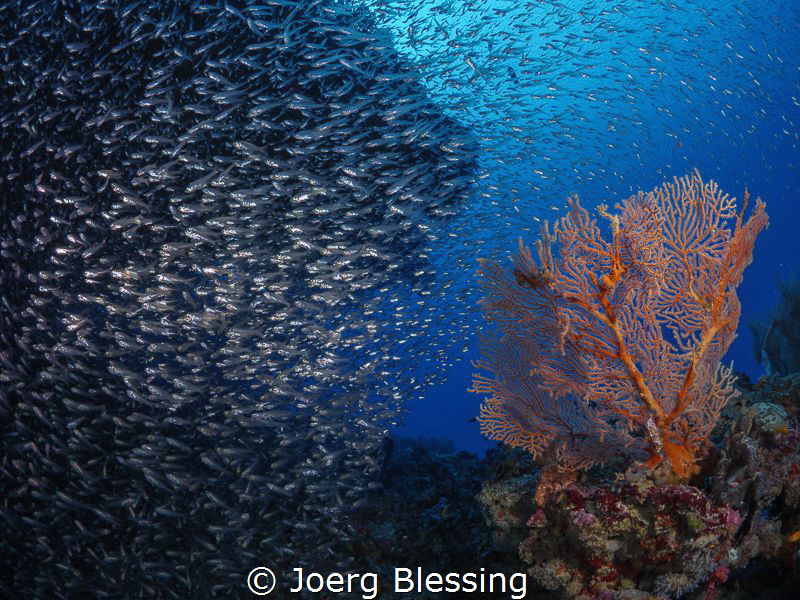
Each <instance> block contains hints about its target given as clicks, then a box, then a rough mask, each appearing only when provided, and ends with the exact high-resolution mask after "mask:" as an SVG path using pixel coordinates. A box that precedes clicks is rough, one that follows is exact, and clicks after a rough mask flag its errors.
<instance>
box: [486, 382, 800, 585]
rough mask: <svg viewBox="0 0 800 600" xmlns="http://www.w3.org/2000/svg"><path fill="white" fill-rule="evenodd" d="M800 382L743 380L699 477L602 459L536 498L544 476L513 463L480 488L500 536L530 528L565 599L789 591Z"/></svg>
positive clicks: (534, 552) (798, 514)
mask: <svg viewBox="0 0 800 600" xmlns="http://www.w3.org/2000/svg"><path fill="white" fill-rule="evenodd" d="M798 383H800V379H798V378H797V376H791V377H783V378H782V377H777V376H770V377H764V378H762V379H761V380H759V381H758V382H757V383H756V384H754V385H752V386H751V389H749V390H748V389H746V388H741V391H742V395H741V397H740V398H739V400H740V402H739V403H737V404H736V405H734V406H733V407H730V408H729V410H730V414H728V415H726V418H725V419H720V420H719V422H718V424H717V427H716V430H715V432H714V436H712V437H713V439H715V440H716V441H718V445H715V446H712V447H711V448H710V449H709V451H708V452H707V453H706V454H705V455H704V456H703V459H702V460H701V461H700V462H699V463H698V467H699V472H698V473H697V474H695V475H694V476H693V477H692V479H691V481H690V482H689V483H679V482H675V481H670V480H671V479H674V476H673V475H671V474H670V473H669V471H668V470H666V469H656V470H651V469H647V468H644V467H641V466H638V467H637V466H635V465H634V466H632V467H629V468H628V469H627V470H626V471H624V472H623V469H622V468H621V466H620V465H618V467H619V468H618V470H617V475H616V477H615V478H614V480H613V481H611V480H610V479H609V472H610V471H611V469H609V468H605V469H598V468H595V469H590V470H588V471H586V472H584V473H582V474H581V475H580V477H578V478H577V480H576V482H575V483H573V484H571V485H568V486H566V487H565V488H563V489H561V490H558V491H555V492H554V493H552V494H551V495H549V496H548V497H547V498H546V499H545V500H544V501H543V502H539V503H536V501H535V495H534V494H533V493H532V492H530V491H528V492H526V491H525V487H524V486H522V485H520V482H521V480H522V478H527V479H528V480H535V476H534V475H533V474H530V473H526V474H524V475H520V473H518V472H515V471H514V470H513V469H508V468H506V473H508V474H507V475H505V476H502V477H497V478H495V479H494V480H492V481H490V482H487V484H486V485H485V486H484V489H483V490H482V492H481V494H480V496H479V499H480V501H481V503H482V504H483V505H484V510H485V513H486V515H487V518H488V519H490V521H492V523H493V524H494V527H495V530H496V534H495V540H496V543H498V544H500V546H501V547H502V548H506V547H507V546H508V545H509V543H511V542H513V541H515V540H518V539H520V537H523V538H524V539H523V541H522V543H521V544H520V545H519V552H520V557H521V559H522V560H523V562H525V563H526V564H527V565H528V569H529V573H530V574H531V576H532V577H533V579H534V580H535V582H536V583H538V584H539V585H541V586H542V587H544V588H546V589H549V590H551V591H552V592H553V593H554V594H555V595H556V596H557V597H561V598H581V599H590V598H591V599H606V598H608V599H610V598H619V599H624V598H631V599H633V598H658V599H669V598H695V597H697V598H700V597H703V598H713V597H715V596H716V597H719V598H737V599H741V598H752V597H759V598H760V597H762V596H761V592H760V590H761V588H762V587H764V586H766V587H767V588H769V589H771V590H772V591H771V592H770V593H771V594H773V596H772V597H775V598H780V597H788V596H786V595H785V594H786V593H787V591H788V590H792V589H794V590H795V591H796V589H797V588H796V587H795V588H793V587H792V586H797V584H798V582H800V539H799V538H800V534H795V535H793V534H794V533H795V532H797V531H798V530H800V429H798V420H797V414H798V408H799V407H800V403H798V399H800V395H798V391H800V385H798ZM770 400H772V402H770ZM528 489H530V488H528ZM534 504H535V505H536V506H535V509H534V510H532V511H530V513H529V514H528V515H527V517H526V516H525V515H524V512H525V507H527V506H531V505H534ZM509 513H511V516H509ZM522 519H525V521H526V527H524V528H520V527H519V523H520V521H521V520H522ZM781 594H784V595H783V596H781Z"/></svg>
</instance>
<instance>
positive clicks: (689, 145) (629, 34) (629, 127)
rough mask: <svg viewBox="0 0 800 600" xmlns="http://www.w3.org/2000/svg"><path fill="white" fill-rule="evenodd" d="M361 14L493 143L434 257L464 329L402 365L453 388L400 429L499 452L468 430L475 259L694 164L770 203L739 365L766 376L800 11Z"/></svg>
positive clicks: (560, 6)
mask: <svg viewBox="0 0 800 600" xmlns="http://www.w3.org/2000/svg"><path fill="white" fill-rule="evenodd" d="M362 3H363V4H365V5H367V6H368V7H369V8H370V9H371V10H372V11H373V12H374V13H375V14H376V15H377V16H378V18H379V20H380V21H381V24H382V26H383V27H385V28H388V29H390V30H391V32H392V36H393V39H394V43H395V45H396V46H397V47H398V48H399V49H400V50H401V52H402V53H403V54H404V56H405V57H406V59H407V60H408V61H409V62H410V63H411V64H412V65H414V68H415V70H416V71H417V72H418V73H419V74H420V76H421V77H422V79H423V81H425V83H426V85H427V86H428V89H429V93H430V96H431V97H432V98H433V99H435V100H436V101H437V102H438V103H439V104H440V105H441V106H442V107H443V108H444V110H445V112H447V113H448V114H450V115H451V116H453V117H454V118H456V119H457V120H458V121H459V122H460V123H462V124H464V125H466V126H467V127H469V128H470V129H471V130H472V131H474V132H475V135H476V136H477V137H478V138H479V139H480V145H481V166H482V172H481V174H480V180H479V183H478V185H477V186H476V189H475V193H474V195H473V196H472V197H471V198H468V199H465V207H464V209H463V210H462V212H461V214H460V215H459V216H458V218H456V219H455V220H454V221H453V222H452V223H450V224H449V225H448V226H447V228H446V229H443V230H441V231H437V232H436V233H435V236H436V240H435V241H434V244H433V250H434V251H433V256H432V259H433V260H434V261H436V262H437V264H438V267H439V268H440V270H441V272H442V273H446V274H447V278H448V281H452V282H453V283H452V287H450V288H448V289H449V290H451V293H449V294H448V296H447V300H440V301H439V302H445V303H448V305H447V306H440V307H438V308H439V309H440V311H443V313H444V314H446V315H450V316H451V319H449V320H448V319H444V320H443V322H441V323H438V325H439V326H440V327H443V328H448V327H449V328H450V329H451V330H453V331H456V332H458V333H456V334H453V335H452V336H451V337H454V336H455V338H456V339H451V340H450V342H451V343H449V344H447V343H446V344H444V346H445V347H442V344H441V343H440V344H439V347H437V348H429V349H428V350H427V351H425V352H422V355H420V354H419V353H416V354H413V355H409V356H404V357H403V358H404V361H403V364H404V365H407V368H410V369H416V370H418V371H419V373H420V374H423V373H426V372H430V371H431V370H437V369H438V371H439V372H440V373H441V374H442V377H443V379H444V382H443V383H440V384H437V385H433V386H431V387H429V388H427V389H426V390H425V391H424V393H423V394H422V395H421V396H420V397H418V398H408V399H407V402H408V408H409V412H408V415H407V416H406V419H405V423H404V424H403V425H402V426H401V427H399V428H398V432H400V433H404V434H410V435H426V436H440V437H447V438H450V439H452V440H453V441H454V442H455V443H456V446H457V447H458V448H463V449H467V450H472V451H482V450H483V449H485V448H486V447H488V446H490V445H491V444H492V443H491V442H488V441H486V440H483V439H482V438H481V436H480V434H479V432H478V425H477V424H476V423H474V422H469V421H470V419H471V418H473V417H475V415H477V413H478V407H479V404H480V401H481V398H480V397H478V396H476V395H474V394H469V393H467V392H466V390H467V388H468V387H469V386H470V379H471V377H470V376H471V374H472V372H473V368H472V367H471V366H470V364H469V361H470V360H473V359H475V358H477V356H478V353H477V336H476V334H477V330H478V328H479V327H480V325H481V321H480V318H479V316H478V314H477V312H476V310H475V306H474V305H475V301H476V299H477V296H476V290H475V277H474V271H475V268H476V262H475V259H476V258H477V257H502V256H503V255H504V254H506V255H507V254H508V253H509V251H511V250H513V249H514V247H515V246H516V239H517V237H519V236H523V238H524V240H525V241H526V242H527V243H532V242H533V241H534V239H535V237H536V234H537V232H538V229H539V227H540V223H539V222H540V221H541V220H542V219H544V218H550V219H551V220H552V219H554V218H556V217H557V216H558V215H559V214H561V211H562V209H563V207H564V205H565V200H566V198H567V197H568V196H569V195H572V194H576V193H577V194H579V196H580V197H581V199H582V202H583V203H584V205H586V206H587V207H591V206H596V205H597V204H600V203H608V204H612V205H613V203H614V202H615V201H618V200H620V199H622V198H624V197H627V196H628V195H630V194H631V193H633V192H634V191H635V190H637V189H642V190H650V189H653V188H654V187H656V186H657V185H659V184H661V183H662V182H663V181H665V180H668V179H671V178H672V177H673V176H682V175H685V174H687V173H689V172H690V171H691V170H692V169H694V168H697V169H698V170H699V171H700V173H701V175H702V176H703V177H704V178H706V179H709V178H713V179H715V180H716V181H717V182H718V183H719V184H720V187H721V188H722V189H723V190H724V191H726V192H728V193H730V194H731V195H734V196H736V197H737V198H741V194H742V190H743V189H744V188H745V186H746V187H747V188H748V189H749V190H750V191H751V193H752V194H753V196H760V197H761V198H763V199H764V200H765V201H766V203H767V210H768V213H769V216H770V226H769V229H768V230H767V231H766V232H765V233H763V234H762V235H761V236H760V238H759V239H758V242H757V244H756V249H755V258H754V261H753V264H752V265H751V266H750V267H749V268H748V269H747V271H746V272H745V279H744V282H743V283H742V285H741V286H740V288H739V297H740V299H741V301H742V319H741V321H740V324H739V337H738V338H737V339H736V340H735V341H734V343H733V346H732V347H731V350H730V351H729V353H728V355H727V357H726V361H731V360H732V361H734V363H735V368H736V369H737V370H739V371H743V372H745V373H747V374H748V375H750V376H751V377H752V378H756V377H758V376H759V375H760V374H762V372H763V370H762V368H761V367H760V366H759V365H758V364H757V363H756V361H755V359H754V357H753V352H752V338H751V335H750V332H749V328H748V321H750V320H751V319H753V318H756V317H759V316H763V315H765V314H767V313H768V311H769V310H770V308H771V307H773V306H774V305H775V303H776V300H777V289H776V285H775V284H776V281H778V280H779V279H785V278H788V277H791V276H793V275H797V274H798V273H800V268H798V265H800V252H799V251H798V245H797V237H798V235H800V233H798V229H797V225H798V223H800V218H798V217H799V216H800V211H798V207H797V201H798V198H797V191H798V188H799V187H800V186H798V181H799V180H800V176H799V175H798V163H799V162H800V161H799V155H798V133H799V130H798V123H799V122H800V62H799V61H800V5H798V3H797V2H796V1H792V0H779V1H777V2H753V1H749V2H729V1H724V2H718V1H716V0H715V1H703V2H687V1H681V0H675V1H674V2H656V3H654V2H651V1H648V2H638V1H622V2H618V3H616V4H614V5H613V6H612V3H608V2H601V1H598V2H535V3H533V2H531V3H521V2H518V1H503V2H500V1H494V2H491V1H490V2H478V3H474V2H468V1H464V0H447V1H441V2H436V1H434V2H430V1H428V0H424V1H423V0H416V1H403V0H398V1H382V0H364V1H363V2H362ZM450 303H452V304H451V305H450ZM462 338H463V339H462ZM434 351H437V352H438V354H434Z"/></svg>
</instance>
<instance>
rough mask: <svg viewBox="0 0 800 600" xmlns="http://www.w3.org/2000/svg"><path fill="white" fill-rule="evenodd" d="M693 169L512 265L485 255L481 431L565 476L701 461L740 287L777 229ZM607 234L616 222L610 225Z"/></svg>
mask: <svg viewBox="0 0 800 600" xmlns="http://www.w3.org/2000/svg"><path fill="white" fill-rule="evenodd" d="M747 202H748V193H747V192H746V191H745V194H744V202H743V206H742V210H741V211H740V212H738V213H737V212H736V201H735V199H734V198H730V197H729V196H728V195H727V194H723V193H721V192H720V191H719V189H718V187H717V184H716V183H714V182H713V181H708V182H704V181H702V179H701V178H700V176H699V174H698V173H697V172H695V173H694V174H692V175H691V176H687V177H683V178H681V179H677V178H676V179H675V180H674V181H673V182H672V183H667V184H664V185H663V186H662V187H660V188H657V189H656V190H654V191H652V192H649V193H642V192H639V193H638V194H636V195H634V196H632V197H630V198H628V199H627V200H625V201H624V202H623V203H622V205H617V206H616V212H615V213H614V214H612V213H611V212H609V210H608V208H607V207H605V206H601V207H599V214H600V215H601V216H602V218H603V220H604V221H606V222H607V223H608V227H607V228H606V230H605V231H604V230H601V227H600V226H599V225H598V223H597V221H596V220H595V219H592V218H590V215H589V213H588V212H587V211H586V210H585V209H583V208H582V207H581V205H580V204H579V202H578V199H577V198H574V199H572V200H570V211H569V213H568V214H567V215H566V216H564V217H562V218H561V219H559V220H558V221H557V222H556V224H555V227H554V228H553V233H552V234H551V233H550V231H549V228H548V226H547V224H545V227H544V229H543V231H542V236H541V239H540V240H539V241H538V242H537V250H538V261H537V260H535V259H534V258H533V257H532V256H531V253H530V251H529V250H528V249H527V248H525V247H524V246H523V245H522V241H521V240H520V247H519V251H518V252H517V254H516V256H515V257H514V266H513V269H512V270H511V271H508V270H506V269H504V268H502V267H500V266H499V265H497V264H496V263H490V262H487V261H482V262H481V265H482V266H481V270H480V271H479V275H480V283H481V285H482V287H483V289H484V292H485V297H484V298H483V300H482V305H483V309H484V313H485V317H486V319H487V321H489V322H490V323H493V324H494V326H495V327H494V329H495V330H497V333H499V334H500V335H499V336H498V335H496V333H491V332H490V333H488V334H486V335H485V336H484V338H483V345H482V353H483V358H482V360H480V361H478V362H476V363H475V366H476V367H478V368H480V369H482V370H483V371H485V372H488V374H484V375H475V376H474V380H473V386H472V388H471V391H474V392H478V393H483V394H486V395H488V396H489V398H488V399H487V400H486V401H485V403H484V404H483V406H482V407H481V414H480V417H479V422H480V424H481V431H482V432H483V433H484V434H485V435H487V436H488V437H490V438H491V439H494V440H499V441H502V442H505V443H508V444H511V445H515V446H522V447H525V448H527V449H528V450H529V451H530V452H531V453H532V454H533V455H534V457H537V458H540V459H543V460H545V461H547V462H549V463H550V466H555V467H558V468H560V469H561V470H562V471H565V470H566V471H568V470H574V469H577V468H582V467H586V466H589V465H591V464H594V463H600V462H604V461H605V460H607V459H608V458H609V457H611V456H615V455H620V454H623V455H625V456H627V457H629V458H631V459H634V458H638V459H644V458H646V457H647V458H648V464H649V465H651V466H654V465H656V464H658V463H660V462H661V461H663V460H665V459H666V460H667V461H668V462H669V463H670V465H671V468H672V471H673V472H674V473H675V474H676V475H678V476H681V477H685V476H688V475H689V474H691V473H692V472H693V471H694V469H695V460H696V458H697V456H698V454H699V452H700V451H701V450H702V449H703V447H704V446H705V444H707V441H708V436H709V434H710V432H711V429H712V427H713V426H714V422H715V421H716V418H717V416H718V414H719V411H720V410H721V408H722V407H723V406H724V405H725V403H726V402H727V401H728V399H729V398H731V397H732V396H733V395H734V394H735V391H734V389H733V387H732V376H731V370H730V369H729V368H724V367H721V366H720V361H721V359H722V357H723V355H724V354H725V352H726V351H727V349H728V347H729V346H730V344H731V342H732V341H733V338H734V336H735V332H736V326H737V324H738V320H739V312H740V307H739V300H738V298H737V296H736V287H737V286H738V284H739V282H740V281H741V278H742V272H743V271H744V269H745V267H746V266H747V265H748V264H749V263H750V262H751V260H752V252H753V245H754V243H755V239H756V237H757V235H758V233H759V232H760V231H761V230H762V229H764V228H765V227H766V226H767V223H768V219H767V215H766V212H765V206H764V203H763V202H761V200H760V199H759V200H757V202H756V206H755V209H754V211H753V213H752V214H751V215H750V217H749V219H747V220H746V221H745V220H744V212H745V209H746V206H747ZM608 230H610V231H608Z"/></svg>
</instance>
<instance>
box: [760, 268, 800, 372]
mask: <svg viewBox="0 0 800 600" xmlns="http://www.w3.org/2000/svg"><path fill="white" fill-rule="evenodd" d="M778 291H779V293H780V301H779V303H778V305H777V306H776V307H775V309H774V310H773V311H772V314H771V315H770V316H769V317H766V318H764V319H761V320H756V321H752V322H751V323H750V330H751V331H752V333H753V353H754V355H755V357H756V360H757V361H758V362H759V363H761V364H762V365H764V369H766V371H767V374H770V375H771V374H776V375H788V374H790V373H796V372H798V371H800V279H792V280H789V281H780V282H778Z"/></svg>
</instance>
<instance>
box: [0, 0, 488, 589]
mask: <svg viewBox="0 0 800 600" xmlns="http://www.w3.org/2000/svg"><path fill="white" fill-rule="evenodd" d="M0 80H2V85H0V106H2V112H1V113H0V165H1V168H0V253H1V256H2V258H0V539H2V541H3V543H2V548H1V549H0V570H2V575H0V596H2V597H8V598H11V597H18V598H21V597H25V598H39V597H56V598H89V597H92V598H103V597H131V598H133V597H148V598H149V597H156V596H173V597H176V598H194V597H207V596H212V595H214V596H236V595H238V594H239V593H241V592H242V591H243V590H244V575H245V574H246V573H247V572H248V571H249V570H250V569H251V568H253V567H254V566H257V565H268V566H271V567H272V568H273V569H275V570H276V571H278V572H280V570H281V569H282V568H286V567H288V566H302V565H304V564H308V563H313V565H314V566H315V568H321V567H322V566H323V565H324V564H325V563H326V562H328V563H330V564H335V565H337V566H339V567H340V568H346V567H347V560H348V557H347V552H346V551H345V550H343V548H346V544H347V543H348V539H351V536H352V532H351V531H350V530H349V527H348V519H347V515H348V512H349V511H351V509H352V508H353V507H355V508H358V507H359V506H360V505H361V504H362V503H363V502H364V499H365V497H366V496H367V494H368V491H369V489H371V488H373V487H375V486H376V485H377V484H376V483H375V479H376V476H377V474H378V470H379V468H380V454H381V449H382V443H383V440H384V435H385V431H386V427H387V426H388V425H389V424H390V423H392V422H393V421H394V420H395V418H396V417H397V415H398V413H399V411H400V399H401V397H402V396H403V394H404V390H405V389H406V388H410V387H412V386H418V385H419V383H418V382H417V381H414V380H413V378H412V377H411V376H410V375H409V377H407V378H405V379H404V378H403V376H404V375H405V371H402V372H400V373H399V374H398V373H397V371H398V369H396V368H394V362H397V361H396V359H395V360H394V361H391V360H389V361H388V362H387V360H384V357H392V356H394V355H395V353H394V351H393V349H394V348H395V347H396V346H397V344H399V343H403V342H405V341H407V340H405V339H403V340H398V339H396V336H394V335H393V334H392V332H391V331H390V330H388V329H386V328H384V327H382V324H381V319H384V318H386V317H387V316H392V315H394V318H393V320H392V326H393V327H399V326H400V325H402V326H403V327H405V328H406V329H407V330H408V327H409V326H411V327H412V329H411V330H412V331H413V330H414V329H413V326H414V325H415V324H416V325H418V326H419V327H417V329H419V328H424V327H425V326H426V323H425V322H424V319H422V318H421V317H419V316H415V315H418V312H419V311H421V310H422V308H421V307H419V306H418V305H417V303H416V302H415V303H414V304H413V305H411V306H404V305H403V302H402V301H401V302H395V301H397V300H398V298H397V297H391V295H392V292H391V290H392V289H394V288H395V287H398V288H399V287H402V288H404V289H406V290H408V292H409V293H410V297H412V298H417V299H418V298H422V297H424V296H425V295H426V294H428V295H430V294H435V287H436V285H437V284H436V280H435V277H434V275H432V273H433V270H434V269H433V267H432V265H431V263H430V261H429V259H428V257H427V255H426V253H427V250H428V247H429V245H430V243H431V240H432V239H433V237H434V235H435V224H436V222H438V221H440V220H442V218H443V217H446V216H448V215H450V214H451V213H452V212H453V211H454V210H456V209H457V208H458V206H459V203H460V202H461V201H463V198H464V197H465V196H466V194H467V193H468V191H469V189H470V185H471V178H472V175H471V174H472V173H473V171H474V167H473V165H474V157H473V150H474V147H473V144H472V143H471V142H470V140H469V137H468V136H467V135H466V134H465V133H464V131H463V130H462V129H460V128H459V127H457V126H456V125H455V124H454V123H453V121H452V120H451V119H449V118H447V117H444V116H442V115H441V114H440V112H439V111H438V109H437V107H436V106H435V105H434V104H432V103H431V102H430V101H428V100H426V96H425V90H424V88H423V87H422V86H420V85H419V84H418V82H417V80H416V79H415V75H414V73H413V72H412V71H411V70H410V69H408V68H407V67H404V66H403V63H402V61H401V60H400V58H399V57H398V55H397V54H396V53H395V51H394V50H392V48H391V45H390V43H389V41H388V40H387V38H386V36H385V34H382V33H381V32H380V31H377V30H376V29H375V27H374V24H373V23H372V21H371V20H370V17H369V14H368V13H367V12H365V11H359V10H355V9H351V8H347V7H345V6H344V5H342V4H340V3H338V2H334V1H327V0H325V1H308V0H271V1H270V2H267V3H264V4H259V5H255V4H253V5H250V4H240V3H237V4H231V3H227V2H210V3H208V4H203V5H198V4H195V3H194V2H184V1H168V2H132V3H129V4H125V5H123V4H117V3H114V2H104V1H99V2H60V1H41V2H11V3H4V4H2V5H0ZM404 309H405V310H404ZM415 311H416V312H415ZM395 324H399V325H395ZM420 337H421V336H420ZM410 345H413V344H410ZM407 366H408V365H406V367H407ZM408 371H409V372H410V369H408Z"/></svg>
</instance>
